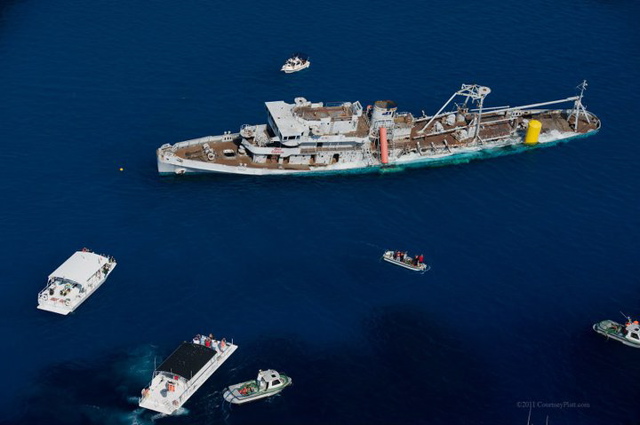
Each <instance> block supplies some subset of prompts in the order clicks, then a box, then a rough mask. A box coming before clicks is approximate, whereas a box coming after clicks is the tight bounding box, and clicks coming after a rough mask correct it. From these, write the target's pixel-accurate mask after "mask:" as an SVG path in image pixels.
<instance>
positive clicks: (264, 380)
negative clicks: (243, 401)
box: [257, 369, 285, 391]
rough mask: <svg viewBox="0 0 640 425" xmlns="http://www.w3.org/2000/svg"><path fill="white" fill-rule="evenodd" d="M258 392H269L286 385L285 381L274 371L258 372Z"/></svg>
mask: <svg viewBox="0 0 640 425" xmlns="http://www.w3.org/2000/svg"><path fill="white" fill-rule="evenodd" d="M257 381H258V391H268V390H272V389H276V388H279V387H281V386H282V385H284V383H285V381H284V380H283V379H282V378H281V377H280V374H279V373H278V372H276V371H275V370H273V369H269V370H260V372H258V379H257Z"/></svg>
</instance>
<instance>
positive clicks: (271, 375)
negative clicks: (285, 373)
mask: <svg viewBox="0 0 640 425" xmlns="http://www.w3.org/2000/svg"><path fill="white" fill-rule="evenodd" d="M258 375H259V376H260V378H263V379H264V380H265V381H272V380H273V379H280V374H279V373H278V372H276V371H275V370H273V369H268V370H261V371H260V372H259V373H258Z"/></svg>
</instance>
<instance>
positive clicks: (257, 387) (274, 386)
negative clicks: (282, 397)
mask: <svg viewBox="0 0 640 425" xmlns="http://www.w3.org/2000/svg"><path fill="white" fill-rule="evenodd" d="M291 384H293V381H292V380H291V378H290V377H288V376H287V375H285V374H282V373H278V372H276V371H275V370H273V369H268V370H260V371H259V372H258V377H257V378H256V379H252V380H250V381H245V382H241V383H239V384H235V385H231V386H229V387H228V388H227V389H225V391H224V393H223V394H222V397H223V398H224V399H225V400H226V401H228V402H229V403H233V404H242V403H247V402H250V401H254V400H259V399H261V398H265V397H271V396H272V395H276V394H278V393H279V392H280V391H282V390H283V389H285V388H286V387H288V386H289V385H291Z"/></svg>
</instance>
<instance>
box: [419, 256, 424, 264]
mask: <svg viewBox="0 0 640 425" xmlns="http://www.w3.org/2000/svg"><path fill="white" fill-rule="evenodd" d="M423 262H424V255H422V254H420V256H419V257H418V264H422V263H423Z"/></svg>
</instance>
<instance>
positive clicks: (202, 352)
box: [156, 342, 216, 381]
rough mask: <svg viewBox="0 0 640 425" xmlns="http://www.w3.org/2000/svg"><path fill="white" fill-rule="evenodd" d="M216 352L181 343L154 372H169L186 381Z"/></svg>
mask: <svg viewBox="0 0 640 425" xmlns="http://www.w3.org/2000/svg"><path fill="white" fill-rule="evenodd" d="M215 354H216V352H215V351H214V350H213V349H211V348H209V347H205V346H204V345H200V344H194V343H193V342H183V343H182V345H180V347H178V349H177V350H176V351H174V352H173V354H171V355H170V356H169V357H167V358H166V359H165V361H164V362H162V364H161V365H160V366H158V368H157V369H156V371H159V372H169V373H173V374H176V375H180V376H182V377H183V378H184V379H186V380H187V381H188V380H189V379H191V378H192V377H193V375H195V374H196V373H198V372H199V371H200V369H202V367H203V366H204V365H205V364H207V362H208V361H209V360H211V359H212V358H213V356H214V355H215Z"/></svg>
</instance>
